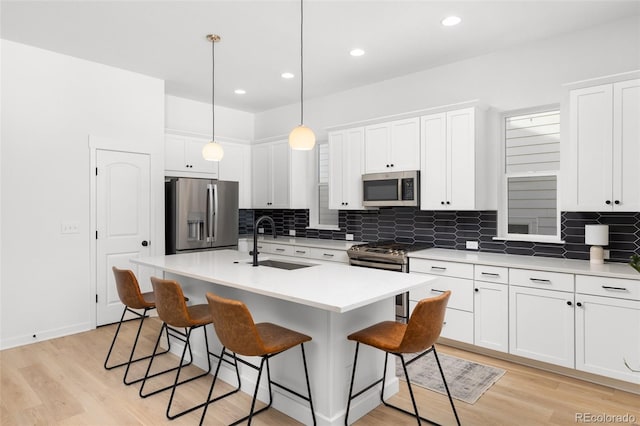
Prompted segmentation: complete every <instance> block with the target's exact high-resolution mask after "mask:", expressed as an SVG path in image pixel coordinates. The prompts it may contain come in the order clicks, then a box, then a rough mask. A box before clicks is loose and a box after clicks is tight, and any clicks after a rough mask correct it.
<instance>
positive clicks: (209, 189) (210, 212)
mask: <svg viewBox="0 0 640 426" xmlns="http://www.w3.org/2000/svg"><path fill="white" fill-rule="evenodd" d="M206 215H207V238H206V241H207V242H211V241H212V240H213V238H212V234H213V185H211V184H208V185H207V213H206Z"/></svg>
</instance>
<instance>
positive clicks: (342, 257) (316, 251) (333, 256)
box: [308, 247, 349, 263]
mask: <svg viewBox="0 0 640 426" xmlns="http://www.w3.org/2000/svg"><path fill="white" fill-rule="evenodd" d="M308 250H309V252H310V257H312V258H314V259H319V260H330V261H333V262H342V263H349V256H348V255H347V251H346V250H331V249H322V248H317V247H313V248H309V249H308Z"/></svg>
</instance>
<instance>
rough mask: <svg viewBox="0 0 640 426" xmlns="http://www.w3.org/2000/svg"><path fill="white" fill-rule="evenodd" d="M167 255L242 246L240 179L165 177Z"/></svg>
mask: <svg viewBox="0 0 640 426" xmlns="http://www.w3.org/2000/svg"><path fill="white" fill-rule="evenodd" d="M165 225H166V226H165V232H166V235H165V238H166V247H165V249H166V254H175V253H180V252H185V251H195V250H211V249H216V248H217V249H220V248H235V247H237V245H238V182H228V181H220V180H211V179H192V178H167V179H166V180H165Z"/></svg>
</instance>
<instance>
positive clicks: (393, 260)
mask: <svg viewBox="0 0 640 426" xmlns="http://www.w3.org/2000/svg"><path fill="white" fill-rule="evenodd" d="M428 247H430V245H428V244H404V243H395V242H393V241H379V242H375V243H366V244H360V245H355V246H352V247H351V248H350V249H349V250H347V255H348V256H349V264H351V265H354V266H362V267H365V268H376V269H386V270H390V271H397V272H409V257H408V254H409V252H411V251H415V250H422V249H425V248H428ZM408 319H409V293H404V294H399V295H397V296H396V320H398V321H403V322H406V321H408Z"/></svg>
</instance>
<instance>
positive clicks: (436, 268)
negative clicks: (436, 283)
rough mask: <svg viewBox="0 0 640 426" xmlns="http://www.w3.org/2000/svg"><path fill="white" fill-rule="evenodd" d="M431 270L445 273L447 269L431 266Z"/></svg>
mask: <svg viewBox="0 0 640 426" xmlns="http://www.w3.org/2000/svg"><path fill="white" fill-rule="evenodd" d="M431 270H436V271H446V270H447V268H443V267H442V266H432V267H431Z"/></svg>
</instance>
